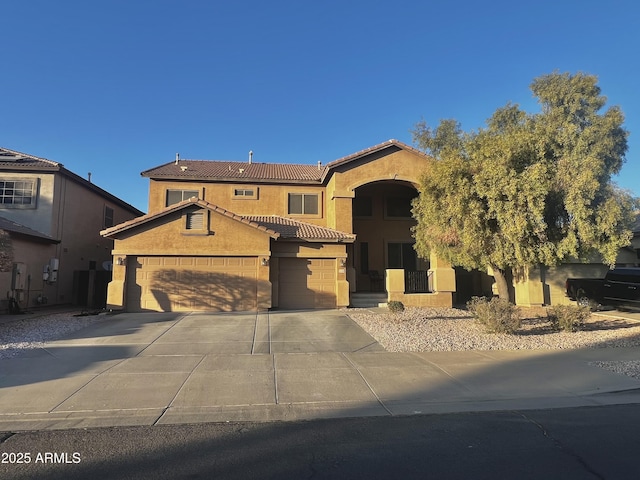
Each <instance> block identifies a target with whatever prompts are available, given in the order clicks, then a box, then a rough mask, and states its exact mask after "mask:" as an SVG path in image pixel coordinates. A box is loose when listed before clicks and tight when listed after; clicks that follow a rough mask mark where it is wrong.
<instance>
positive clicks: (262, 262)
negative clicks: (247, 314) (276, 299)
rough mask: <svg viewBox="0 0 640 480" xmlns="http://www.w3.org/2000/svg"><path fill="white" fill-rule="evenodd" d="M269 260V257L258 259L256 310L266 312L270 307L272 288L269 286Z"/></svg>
mask: <svg viewBox="0 0 640 480" xmlns="http://www.w3.org/2000/svg"><path fill="white" fill-rule="evenodd" d="M270 276H271V259H270V257H269V256H259V257H258V279H257V280H258V287H257V288H258V292H257V294H258V299H257V307H258V310H268V309H269V308H271V306H272V302H271V295H272V292H273V288H272V285H271V280H270Z"/></svg>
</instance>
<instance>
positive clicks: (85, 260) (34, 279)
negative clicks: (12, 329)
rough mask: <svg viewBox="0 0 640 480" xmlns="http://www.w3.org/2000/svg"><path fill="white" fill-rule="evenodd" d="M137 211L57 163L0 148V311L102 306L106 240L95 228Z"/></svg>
mask: <svg viewBox="0 0 640 480" xmlns="http://www.w3.org/2000/svg"><path fill="white" fill-rule="evenodd" d="M142 213H143V212H141V211H140V210H138V209H136V208H135V207H133V206H131V205H129V204H127V203H125V202H124V201H122V200H120V199H119V198H116V197H115V196H113V195H111V194H110V193H108V192H106V191H104V190H103V189H101V188H100V187H97V186H96V185H94V184H93V183H91V182H90V181H88V180H85V179H83V178H81V177H79V176H78V175H76V174H74V173H72V172H70V171H69V170H67V169H65V168H64V166H63V165H62V164H60V163H57V162H54V161H51V160H47V159H44V158H39V157H35V156H33V155H28V154H25V153H20V152H16V151H14V150H9V149H6V148H0V248H1V249H2V252H1V254H0V260H2V261H1V262H0V311H4V309H5V308H6V307H7V304H8V300H9V299H10V298H12V299H15V300H16V301H17V303H18V305H19V306H20V308H22V309H27V308H31V307H33V306H36V305H42V304H49V305H52V304H71V303H74V304H78V305H88V306H91V307H94V306H104V305H105V301H106V285H107V283H108V282H109V281H110V278H111V272H110V269H111V258H112V255H111V251H112V249H113V241H112V240H110V239H108V238H104V237H102V236H101V235H100V230H102V229H104V228H107V227H110V226H112V225H115V224H116V223H120V222H124V221H126V220H130V219H132V218H135V217H137V216H139V215H141V214H142Z"/></svg>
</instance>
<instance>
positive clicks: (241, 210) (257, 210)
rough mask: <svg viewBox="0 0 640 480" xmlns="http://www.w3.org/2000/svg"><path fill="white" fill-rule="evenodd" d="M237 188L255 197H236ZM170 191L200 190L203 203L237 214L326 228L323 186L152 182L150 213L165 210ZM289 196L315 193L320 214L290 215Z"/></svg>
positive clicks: (150, 186) (150, 185)
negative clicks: (287, 220) (253, 193)
mask: <svg viewBox="0 0 640 480" xmlns="http://www.w3.org/2000/svg"><path fill="white" fill-rule="evenodd" d="M237 188H252V189H254V190H256V191H257V195H256V197H255V198H238V197H235V196H234V190H235V189H237ZM167 190H197V191H198V192H200V195H201V197H200V198H201V200H205V201H207V202H209V203H212V204H214V205H216V206H218V207H222V208H224V209H225V210H229V211H231V212H233V213H235V214H237V215H280V216H283V217H291V218H295V219H298V220H301V221H304V222H308V223H313V224H315V225H322V226H326V225H327V214H326V210H327V206H326V196H325V195H324V191H325V189H324V187H323V186H322V185H318V186H313V185H268V184H267V185H251V184H247V183H216V184H213V183H202V182H176V181H157V180H151V181H150V184H149V212H150V213H153V212H158V211H160V210H162V209H163V208H165V202H166V194H167ZM289 193H316V194H318V195H319V199H318V214H317V215H289V213H288V198H289V196H288V194H289Z"/></svg>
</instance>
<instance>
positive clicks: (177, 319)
mask: <svg viewBox="0 0 640 480" xmlns="http://www.w3.org/2000/svg"><path fill="white" fill-rule="evenodd" d="M191 313H193V312H188V313H186V314H182V315H180V316H179V317H178V318H176V321H175V322H174V324H173V325H171V326H170V327H169V328H167V329H166V330H165V331H164V332H162V333H161V334H160V335H158V336H157V337H156V338H154V339H153V340H152V341H150V342H149V343H148V345H147V346H146V347H144V348H143V349H142V350H140V351H139V352H138V353H137V354H136V357H139V356H140V354H141V353H142V352H144V351H145V350H146V349H147V348H149V347H150V346H151V345H153V344H154V343H156V342H157V341H158V340H159V339H160V337H162V336H163V335H165V334H166V333H167V332H169V330H171V329H172V328H173V327H175V326H176V325H178V323H180V322H181V321H182V320H183V319H184V318H186V317H188V316H189V315H191Z"/></svg>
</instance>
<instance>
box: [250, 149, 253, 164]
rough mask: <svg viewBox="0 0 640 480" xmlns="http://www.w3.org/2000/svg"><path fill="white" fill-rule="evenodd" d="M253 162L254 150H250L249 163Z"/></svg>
mask: <svg viewBox="0 0 640 480" xmlns="http://www.w3.org/2000/svg"><path fill="white" fill-rule="evenodd" d="M251 162H253V150H249V163H251Z"/></svg>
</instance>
